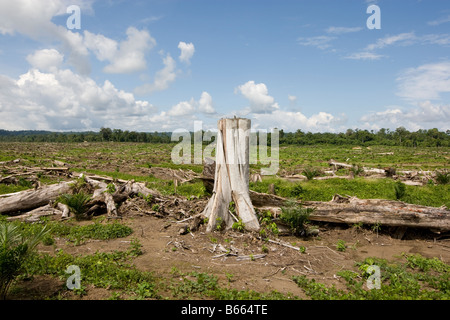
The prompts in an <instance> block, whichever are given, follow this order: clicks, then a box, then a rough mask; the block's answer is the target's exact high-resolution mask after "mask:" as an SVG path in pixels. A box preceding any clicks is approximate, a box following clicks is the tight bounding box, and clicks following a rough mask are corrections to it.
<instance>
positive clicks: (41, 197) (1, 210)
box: [0, 181, 73, 214]
mask: <svg viewBox="0 0 450 320" xmlns="http://www.w3.org/2000/svg"><path fill="white" fill-rule="evenodd" d="M71 183H73V181H69V182H60V183H58V184H51V185H45V186H42V187H41V188H38V189H29V190H24V191H20V192H15V193H12V194H6V195H3V197H1V198H0V214H9V213H13V212H19V211H28V210H32V209H35V208H38V207H41V206H45V205H47V204H48V203H49V202H50V201H51V200H55V199H56V198H57V197H58V196H59V195H60V194H63V193H68V192H69V191H70V189H71V186H70V185H71Z"/></svg>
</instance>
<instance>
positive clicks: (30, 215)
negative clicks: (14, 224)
mask: <svg viewBox="0 0 450 320" xmlns="http://www.w3.org/2000/svg"><path fill="white" fill-rule="evenodd" d="M55 214H61V211H60V210H58V209H57V208H54V207H53V206H51V205H50V204H48V205H45V206H43V207H40V208H36V209H33V210H31V211H29V212H27V213H24V214H21V215H17V216H13V217H8V218H6V220H8V221H13V220H23V221H25V222H36V221H39V219H40V218H41V217H45V216H51V215H55Z"/></svg>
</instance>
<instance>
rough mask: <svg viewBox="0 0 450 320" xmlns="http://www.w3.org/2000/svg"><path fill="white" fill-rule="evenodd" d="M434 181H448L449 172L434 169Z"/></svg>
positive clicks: (449, 180) (444, 182)
mask: <svg viewBox="0 0 450 320" xmlns="http://www.w3.org/2000/svg"><path fill="white" fill-rule="evenodd" d="M436 182H437V183H438V184H448V183H450V172H448V171H436Z"/></svg>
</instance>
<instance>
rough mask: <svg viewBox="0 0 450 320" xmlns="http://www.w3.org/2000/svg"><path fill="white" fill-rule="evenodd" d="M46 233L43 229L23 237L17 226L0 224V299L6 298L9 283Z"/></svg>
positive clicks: (19, 271) (20, 270) (44, 228)
mask: <svg viewBox="0 0 450 320" xmlns="http://www.w3.org/2000/svg"><path fill="white" fill-rule="evenodd" d="M48 231H49V230H48V229H47V228H46V227H43V228H41V229H40V230H39V231H38V232H37V233H35V234H34V235H29V236H24V234H23V233H22V232H21V231H20V229H19V227H18V226H17V225H13V224H10V223H8V222H0V299H5V298H6V295H7V293H8V290H9V288H10V286H11V283H12V282H13V281H14V280H15V279H16V277H17V276H18V275H19V274H20V273H21V272H22V268H23V266H24V264H25V262H26V260H27V259H28V257H29V256H30V255H31V253H32V252H33V251H34V249H35V248H36V246H37V245H38V244H39V242H41V241H42V239H43V238H44V237H45V235H46V234H47V233H48Z"/></svg>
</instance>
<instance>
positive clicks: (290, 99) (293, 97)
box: [288, 94, 297, 102]
mask: <svg viewBox="0 0 450 320" xmlns="http://www.w3.org/2000/svg"><path fill="white" fill-rule="evenodd" d="M288 99H289V101H290V102H296V101H297V97H296V96H291V95H290V94H289V95H288Z"/></svg>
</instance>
